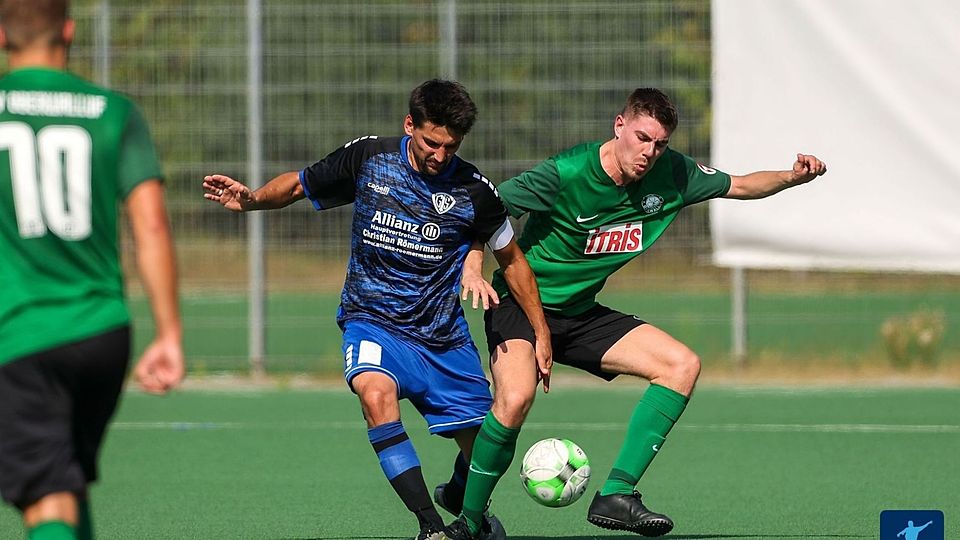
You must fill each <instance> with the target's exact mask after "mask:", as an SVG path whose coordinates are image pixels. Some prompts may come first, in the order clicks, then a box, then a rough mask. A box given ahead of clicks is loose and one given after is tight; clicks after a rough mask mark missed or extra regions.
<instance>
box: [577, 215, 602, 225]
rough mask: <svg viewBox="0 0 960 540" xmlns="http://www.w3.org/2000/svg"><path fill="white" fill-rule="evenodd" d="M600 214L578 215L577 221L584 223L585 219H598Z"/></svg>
mask: <svg viewBox="0 0 960 540" xmlns="http://www.w3.org/2000/svg"><path fill="white" fill-rule="evenodd" d="M599 215H600V214H594V215H592V216H590V217H580V216H579V215H578V216H577V223H583V222H585V221H590V220H591V219H596V218H597V216H599Z"/></svg>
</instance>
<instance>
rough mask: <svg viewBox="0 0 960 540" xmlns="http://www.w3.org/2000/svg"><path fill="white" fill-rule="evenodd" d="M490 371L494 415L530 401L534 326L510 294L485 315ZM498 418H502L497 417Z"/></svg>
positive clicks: (533, 384) (534, 367)
mask: <svg viewBox="0 0 960 540" xmlns="http://www.w3.org/2000/svg"><path fill="white" fill-rule="evenodd" d="M484 330H485V332H486V336H487V349H488V351H489V352H490V372H491V374H492V375H493V386H494V414H497V413H498V412H500V411H501V410H503V409H510V410H516V409H517V407H518V406H519V405H521V403H518V400H519V401H520V402H527V401H532V399H533V396H535V395H536V387H537V360H536V354H535V348H534V344H535V343H536V338H535V336H534V332H533V326H532V325H531V324H530V321H529V320H528V319H527V316H526V314H524V313H523V310H522V309H521V308H520V306H519V305H518V304H517V302H516V300H514V299H513V297H512V296H510V297H507V298H504V299H503V301H502V302H501V303H500V306H499V307H498V308H496V309H492V310H489V311H487V312H486V313H485V314H484ZM498 419H501V420H502V418H500V417H499V416H498Z"/></svg>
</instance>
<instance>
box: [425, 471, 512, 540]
mask: <svg viewBox="0 0 960 540" xmlns="http://www.w3.org/2000/svg"><path fill="white" fill-rule="evenodd" d="M446 488H447V484H440V485H439V486H437V487H436V488H435V489H434V490H433V502H435V503H437V506H439V507H440V508H443V509H444V510H446V511H447V512H450V513H451V514H453V515H454V516H459V515H460V512H462V511H463V499H460V504H459V505H457V504H455V503H454V502H453V501H449V500H447V497H446ZM487 505H488V506H489V503H487ZM464 525H466V523H464ZM506 538H507V531H506V530H505V529H504V528H503V523H501V522H500V519H499V518H497V516H495V515H493V514H491V513H490V512H488V511H487V510H484V511H483V521H482V522H481V523H480V536H479V539H480V540H505V539H506Z"/></svg>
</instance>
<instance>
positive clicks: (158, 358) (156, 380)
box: [134, 338, 184, 394]
mask: <svg viewBox="0 0 960 540" xmlns="http://www.w3.org/2000/svg"><path fill="white" fill-rule="evenodd" d="M134 375H135V376H136V378H137V382H139V383H140V387H141V388H142V389H143V390H144V391H146V392H149V393H151V394H165V393H167V392H168V391H169V390H171V389H172V388H174V387H176V386H177V385H179V384H180V381H182V380H183V375H184V367H183V347H182V346H181V344H180V340H179V339H176V338H169V339H157V340H154V342H153V343H151V344H150V346H149V347H147V349H146V350H145V351H143V356H141V357H140V361H139V362H137V367H136V368H135V369H134Z"/></svg>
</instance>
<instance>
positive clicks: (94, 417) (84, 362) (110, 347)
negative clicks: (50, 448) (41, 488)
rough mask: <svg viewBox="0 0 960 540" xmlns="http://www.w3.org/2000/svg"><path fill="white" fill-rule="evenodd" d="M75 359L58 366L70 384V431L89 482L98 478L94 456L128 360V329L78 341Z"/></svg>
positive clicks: (118, 391)
mask: <svg viewBox="0 0 960 540" xmlns="http://www.w3.org/2000/svg"><path fill="white" fill-rule="evenodd" d="M72 354H73V355H75V357H76V358H74V359H69V360H67V361H65V362H63V363H62V364H61V366H60V368H61V370H62V373H63V377H64V379H65V380H66V381H67V384H69V385H70V386H71V387H72V390H73V391H72V395H73V408H74V413H73V434H74V444H75V446H76V449H77V458H78V459H79V461H80V465H81V467H82V468H83V472H84V474H85V475H86V477H87V481H88V482H93V481H94V480H96V479H97V455H98V454H99V452H100V446H101V444H102V443H103V437H104V434H105V433H106V431H107V425H108V424H109V422H110V420H111V419H112V418H113V415H114V413H115V412H116V410H117V404H118V402H119V400H120V394H121V390H122V389H123V381H124V379H125V378H126V375H127V369H128V367H129V363H130V328H129V327H123V328H120V329H117V330H113V331H111V332H107V333H104V334H102V335H100V336H96V337H94V338H91V339H89V340H85V341H83V342H80V343H77V344H76V346H75V347H74V348H73V349H72Z"/></svg>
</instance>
